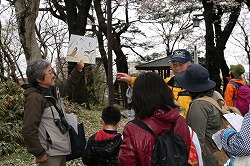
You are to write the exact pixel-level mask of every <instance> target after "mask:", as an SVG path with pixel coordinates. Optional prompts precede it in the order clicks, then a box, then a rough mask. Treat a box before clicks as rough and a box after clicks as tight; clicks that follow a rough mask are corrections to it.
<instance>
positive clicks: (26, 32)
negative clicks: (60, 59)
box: [14, 0, 42, 64]
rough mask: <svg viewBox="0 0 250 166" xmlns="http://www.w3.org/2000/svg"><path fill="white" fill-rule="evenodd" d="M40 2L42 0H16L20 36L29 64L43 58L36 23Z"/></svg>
mask: <svg viewBox="0 0 250 166" xmlns="http://www.w3.org/2000/svg"><path fill="white" fill-rule="evenodd" d="M39 4H40V0H36V1H34V0H27V1H23V0H16V1H14V6H15V11H16V18H17V24H18V32H19V38H20V42H21V44H22V47H23V50H24V54H25V57H26V61H27V64H29V63H30V62H31V61H32V60H35V59H41V58H42V55H41V51H40V49H39V46H38V43H37V40H36V35H35V24H36V18H37V15H38V11H39Z"/></svg>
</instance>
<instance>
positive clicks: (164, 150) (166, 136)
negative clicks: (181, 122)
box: [131, 119, 191, 166]
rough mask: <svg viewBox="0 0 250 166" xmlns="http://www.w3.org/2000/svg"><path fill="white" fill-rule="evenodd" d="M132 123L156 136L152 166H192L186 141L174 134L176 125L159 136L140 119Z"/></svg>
mask: <svg viewBox="0 0 250 166" xmlns="http://www.w3.org/2000/svg"><path fill="white" fill-rule="evenodd" d="M131 122H133V123H134V124H136V125H137V126H139V127H141V128H142V129H144V130H146V131H148V132H150V133H151V134H153V135H154V136H156V142H155V146H154V150H153V156H152V166H191V165H190V164H189V163H188V151H187V147H186V144H185V142H184V140H183V139H182V138H181V136H179V135H178V134H174V126H175V125H172V126H171V129H170V130H165V129H164V130H162V131H161V133H160V134H158V135H157V134H155V132H154V131H153V130H151V129H150V128H149V127H148V126H147V125H146V124H145V123H144V122H142V121H140V120H138V119H134V120H132V121H131Z"/></svg>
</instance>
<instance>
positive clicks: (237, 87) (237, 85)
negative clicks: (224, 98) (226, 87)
mask: <svg viewBox="0 0 250 166" xmlns="http://www.w3.org/2000/svg"><path fill="white" fill-rule="evenodd" d="M229 84H232V85H234V86H235V87H236V89H237V90H239V88H240V86H241V85H242V84H239V83H236V82H233V81H229ZM235 93H236V91H234V95H233V100H237V97H236V95H235Z"/></svg>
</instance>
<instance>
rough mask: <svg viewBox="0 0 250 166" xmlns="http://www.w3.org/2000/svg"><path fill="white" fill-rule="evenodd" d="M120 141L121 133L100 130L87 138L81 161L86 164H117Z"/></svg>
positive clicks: (113, 165)
mask: <svg viewBox="0 0 250 166" xmlns="http://www.w3.org/2000/svg"><path fill="white" fill-rule="evenodd" d="M121 143H122V135H121V134H117V132H115V133H114V131H108V130H100V131H99V132H97V133H96V134H94V135H92V136H91V137H90V138H89V140H88V144H87V148H86V150H85V152H84V153H83V156H82V161H83V163H84V164H86V165H88V166H118V152H119V149H120V145H121Z"/></svg>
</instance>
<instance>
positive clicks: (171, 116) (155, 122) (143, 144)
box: [118, 109, 190, 166]
mask: <svg viewBox="0 0 250 166" xmlns="http://www.w3.org/2000/svg"><path fill="white" fill-rule="evenodd" d="M140 120H141V121H143V122H144V123H146V124H147V125H148V126H149V127H150V128H151V129H152V130H153V131H154V132H155V133H156V134H159V133H160V132H161V131H162V130H163V129H167V130H169V129H170V128H171V125H172V124H175V128H174V133H176V134H179V135H180V136H181V137H182V138H183V140H184V142H185V144H186V146H187V149H188V152H189V147H190V134H189V129H188V125H187V123H186V121H185V119H184V118H183V117H182V116H181V115H180V114H179V112H178V110H177V109H171V110H170V111H169V112H166V111H163V110H157V111H156V112H155V113H154V115H153V116H152V117H150V118H144V119H140ZM155 140H156V138H155V136H153V135H152V134H151V133H149V132H148V131H145V130H144V129H142V128H140V127H139V126H137V125H136V124H134V123H132V122H129V123H128V124H127V125H126V126H125V127H124V130H123V143H122V145H121V146H120V151H119V156H118V161H119V166H128V165H129V166H139V165H140V166H151V165H152V154H153V147H154V145H155Z"/></svg>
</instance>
